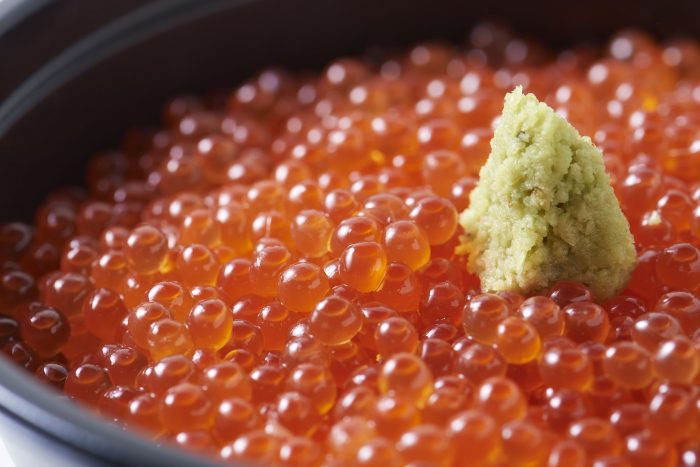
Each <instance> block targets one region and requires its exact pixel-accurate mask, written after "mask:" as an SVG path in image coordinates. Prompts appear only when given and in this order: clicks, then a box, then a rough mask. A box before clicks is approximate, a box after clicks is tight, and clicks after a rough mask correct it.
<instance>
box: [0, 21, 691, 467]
mask: <svg viewBox="0 0 700 467" xmlns="http://www.w3.org/2000/svg"><path fill="white" fill-rule="evenodd" d="M516 86H522V87H523V89H524V91H526V92H528V93H533V94H535V95H536V96H537V97H538V98H539V99H540V100H542V101H544V102H546V103H547V104H548V105H549V106H550V107H552V108H553V109H554V110H555V111H556V112H557V113H558V114H560V115H562V116H563V117H565V118H566V119H567V120H568V121H569V122H570V123H571V124H572V125H573V126H574V127H575V128H576V129H577V130H578V132H579V133H580V134H584V135H591V137H592V140H593V142H594V143H595V145H596V146H597V147H599V148H600V149H601V150H602V152H603V154H604V162H605V167H606V170H607V173H608V175H609V176H610V180H611V184H612V188H613V190H614V192H615V195H616V197H617V199H618V200H619V202H620V206H621V208H622V211H623V213H624V215H625V217H626V219H627V221H628V222H629V224H630V226H631V230H632V234H633V235H634V238H635V248H636V254H637V266H636V269H635V270H634V272H633V274H632V277H631V279H630V281H629V283H628V285H627V286H626V288H625V289H624V290H623V291H622V292H621V293H620V294H618V295H616V296H614V297H612V298H610V299H608V300H605V301H603V302H600V303H596V302H595V301H594V295H595V293H594V292H593V293H592V292H591V290H589V289H588V288H587V287H586V286H584V285H582V284H580V283H577V282H573V281H560V282H558V283H556V284H554V285H553V286H552V287H550V288H549V289H547V290H545V291H542V292H541V294H540V295H536V296H523V295H521V294H519V293H515V292H498V293H487V291H484V290H482V289H481V287H480V284H479V280H478V278H477V277H475V276H474V275H471V274H469V273H468V272H467V266H466V261H467V259H466V258H464V257H461V256H457V255H455V248H456V247H457V246H458V245H459V243H460V240H459V238H460V236H461V235H463V233H464V232H463V230H462V227H461V226H460V225H458V213H459V212H462V211H463V210H464V209H466V208H468V207H469V195H470V193H471V191H472V190H473V189H474V188H475V186H476V185H477V183H478V172H479V168H480V167H481V166H482V164H483V163H484V162H485V160H486V158H487V156H488V154H489V152H490V148H489V141H490V139H491V137H492V135H493V129H494V128H495V125H496V124H497V117H498V115H499V112H500V111H501V107H502V102H503V96H504V94H506V93H507V92H509V91H511V90H512V89H513V88H514V87H516ZM699 203H700V44H698V43H697V42H694V41H690V40H673V41H670V42H667V43H663V44H661V43H657V42H654V41H653V40H652V39H650V38H649V37H648V36H646V35H645V34H644V33H641V32H636V31H623V32H620V33H619V34H617V35H616V36H614V37H613V38H612V39H611V41H610V42H609V43H608V44H607V45H605V46H603V47H600V48H591V47H575V48H571V49H568V50H564V51H561V52H556V51H551V50H547V49H545V48H544V47H542V46H540V45H539V44H537V43H534V42H532V41H529V40H525V39H521V38H518V37H514V36H512V35H511V34H510V33H508V32H507V31H505V30H503V29H500V28H498V27H496V26H493V25H489V24H484V25H480V26H477V27H476V28H475V29H474V30H473V31H472V32H471V33H470V35H469V41H468V43H467V44H466V45H465V46H464V47H456V46H450V45H446V44H440V43H426V44H422V45H417V46H415V47H413V48H411V49H409V50H407V51H405V52H403V53H398V54H397V53H395V52H394V51H390V52H386V53H384V52H381V51H376V50H375V51H374V52H373V53H372V54H371V55H368V56H367V57H359V58H340V59H337V60H335V61H333V62H331V63H330V64H328V65H327V66H326V68H325V69H324V70H323V71H322V72H321V73H319V74H311V73H291V72H287V71H284V70H279V69H276V68H269V69H266V70H263V71H262V72H260V73H258V74H257V75H255V76H254V77H252V78H251V79H250V80H248V81H246V82H245V83H243V84H242V85H240V86H239V87H238V88H236V89H234V90H233V91H231V92H229V93H219V92H216V93H212V94H209V95H204V96H189V95H187V96H180V97H176V98H174V99H172V100H171V101H169V102H168V103H167V104H166V105H165V107H164V109H163V119H162V127H160V128H155V129H133V130H129V131H128V132H126V134H125V136H124V139H123V142H122V144H121V146H120V148H119V149H118V150H115V151H112V152H106V153H102V154H98V155H96V156H95V157H93V158H92V159H91V161H90V162H89V164H88V167H87V179H86V186H85V188H84V189H76V188H68V189H60V190H57V191H55V192H54V193H53V194H51V195H50V196H49V198H48V199H47V200H46V201H45V202H44V204H42V205H41V206H40V207H39V208H38V209H37V211H36V214H35V219H34V225H33V226H29V225H25V224H21V223H7V224H4V225H2V226H0V261H1V262H0V276H1V280H0V347H1V348H2V352H3V353H4V354H6V356H7V357H8V358H10V359H11V360H13V361H14V362H15V363H16V364H17V365H20V366H21V367H24V368H26V369H27V370H28V371H30V372H33V373H35V374H36V376H37V378H38V379H39V380H41V381H42V382H43V383H46V384H47V385H50V386H52V387H54V388H57V389H59V390H62V391H63V392H64V393H65V394H66V395H68V396H69V397H71V398H72V399H74V400H77V401H79V402H80V403H82V404H84V405H85V406H86V407H87V408H88V409H89V410H92V411H94V412H97V413H99V414H101V415H102V416H103V417H106V418H108V419H109V420H111V421H113V422H114V423H117V424H119V425H121V426H125V427H126V428H127V429H133V430H135V431H138V432H139V433H140V434H141V435H143V436H148V437H151V438H153V439H155V440H157V442H159V443H172V444H176V445H179V446H181V447H183V448H185V449H189V450H191V451H195V452H199V453H202V454H205V455H208V456H211V457H213V458H218V459H220V460H223V461H225V462H226V461H230V462H239V461H248V462H253V463H260V464H263V465H270V464H278V465H290V466H291V465H295V466H297V465H299V466H320V465H328V466H340V465H361V466H381V467H390V466H399V465H407V464H411V465H428V464H429V465H441V466H462V465H470V466H471V465H474V466H486V465H493V466H506V465H508V466H510V465H528V466H551V467H555V466H567V467H569V466H587V465H600V466H603V465H632V466H642V465H655V466H673V465H677V464H682V465H696V464H697V462H698V456H700V379H699V378H700V376H699V372H700V353H699V352H700V250H699V247H700V204H699Z"/></svg>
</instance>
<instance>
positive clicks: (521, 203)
mask: <svg viewBox="0 0 700 467" xmlns="http://www.w3.org/2000/svg"><path fill="white" fill-rule="evenodd" d="M460 224H461V225H462V227H464V231H465V236H464V238H463V239H462V246H461V247H460V249H459V252H460V253H467V254H469V262H468V268H469V270H470V271H471V272H473V273H476V274H478V276H479V277H480V279H481V285H482V288H483V289H484V290H491V291H498V290H513V291H518V292H521V293H532V292H537V291H539V290H542V289H544V288H546V287H548V286H550V285H551V284H553V283H554V282H557V281H559V280H575V281H579V282H581V283H583V284H585V285H587V286H588V287H589V288H590V289H591V291H592V292H593V294H594V295H595V297H596V298H597V299H598V300H604V299H606V298H609V297H611V296H613V295H615V294H616V293H617V292H619V291H620V290H621V289H622V288H623V287H624V286H625V284H626V282H627V280H628V279H629V277H630V274H631V273H632V270H633V269H634V266H635V261H636V253H635V248H634V243H633V239H632V235H631V234H630V229H629V224H628V223H627V220H626V219H625V217H624V216H623V214H622V211H621V210H620V206H619V204H618V202H617V199H616V198H615V194H614V193H613V190H612V188H611V186H610V178H609V177H608V175H607V173H606V172H605V167H604V165H603V156H602V154H601V152H600V150H598V148H596V147H595V146H594V145H593V143H592V142H591V140H590V138H588V137H586V136H584V137H582V136H581V135H579V134H578V132H577V131H576V129H575V128H574V127H572V126H571V125H570V124H569V123H568V122H567V121H566V120H565V119H564V118H562V117H561V116H559V115H557V114H556V113H555V112H554V111H553V110H552V109H551V108H550V107H548V106H547V105H546V104H544V103H541V102H539V101H538V100H537V98H536V97H535V96H534V95H532V94H527V95H524V94H523V92H522V89H521V88H519V87H518V88H516V89H515V90H514V91H513V92H511V93H509V94H508V95H506V98H505V105H504V107H503V114H502V116H501V119H500V122H499V124H498V127H497V128H496V131H495V134H494V137H493V139H492V140H491V154H490V155H489V158H488V160H487V162H486V164H485V165H484V166H483V167H482V169H481V173H480V179H479V184H478V186H477V187H476V188H475V189H474V191H472V193H471V197H470V206H469V208H468V209H466V210H465V211H464V212H463V213H462V214H461V216H460Z"/></svg>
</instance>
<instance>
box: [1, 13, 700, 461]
mask: <svg viewBox="0 0 700 467" xmlns="http://www.w3.org/2000/svg"><path fill="white" fill-rule="evenodd" d="M26 3H27V4H30V5H29V7H30V8H25V10H23V12H26V13H30V14H29V15H28V16H26V17H25V18H23V19H22V20H21V21H17V20H18V15H14V16H12V15H10V16H7V17H5V18H0V64H2V65H0V66H1V67H2V71H1V72H0V182H1V183H0V218H1V219H2V220H10V219H24V220H27V219H31V213H32V212H33V210H34V209H35V208H36V206H37V205H38V203H39V202H40V201H41V200H42V199H43V197H44V196H45V195H46V194H47V193H48V191H50V190H51V189H53V188H55V187H57V186H61V185H65V184H80V183H81V182H82V169H83V166H84V164H85V161H86V159H87V158H88V157H89V156H90V155H91V154H93V153H95V152H96V151H99V150H103V149H107V148H109V147H113V146H115V145H117V144H118V142H119V138H120V135H122V134H123V132H124V131H125V129H127V128H128V127H130V126H133V125H145V124H154V123H157V121H158V115H159V110H160V108H161V105H162V103H163V102H164V101H165V100H166V99H167V98H168V97H170V96H173V95H176V94H179V93H183V92H195V93H196V92H205V91H208V90H211V89H217V88H224V89H226V88H230V87H232V86H233V85H235V84H236V83H237V82H240V81H241V80H242V79H244V78H245V77H247V76H249V75H251V74H252V73H254V72H255V71H256V70H258V69H260V68H261V67H264V66H267V65H280V66H284V67H289V68H295V69H299V68H302V69H318V68H319V67H321V66H323V64H324V63H325V62H327V61H328V60H330V59H332V58H334V57H337V56H341V55H348V54H355V53H360V52H362V51H364V50H365V49H366V48H367V47H368V46H370V45H373V44H390V45H398V46H401V45H406V44H410V43H413V42H417V41H420V40H424V39H445V40H450V41H455V42H457V43H461V42H463V41H464V40H465V34H466V32H467V31H468V30H469V28H470V26H471V25H473V24H474V23H476V22H477V21H482V20H484V19H495V20H498V21H501V22H503V23H504V24H506V25H508V26H510V27H511V28H513V29H514V30H515V31H517V32H519V33H522V34H525V35H528V36H532V37H536V38H538V39H540V40H542V41H543V42H545V43H547V44H549V45H551V46H553V47H557V46H562V45H566V44H570V43H572V42H577V41H579V42H580V41H584V42H597V41H601V40H605V39H606V38H607V37H608V36H609V35H610V34H611V33H613V32H614V31H616V30H618V29H620V28H623V27H638V28H641V29H644V30H646V31H648V32H650V33H652V34H654V35H655V36H657V37H659V38H665V37H669V36H674V35H683V34H690V35H695V36H697V35H698V31H700V2H697V1H681V0H667V1H665V2H659V1H650V0H637V1H635V0H617V1H614V2H610V1H602V0H589V1H586V2H581V1H561V0H530V1H527V2H525V1H508V0H491V1H489V2H477V1H469V0H431V1H425V0H400V1H399V0H334V1H322V0H295V1H289V0H211V1H201V0H160V1H137V0H123V1H120V2H89V3H87V2H80V3H79V2H46V1H42V0H36V1H27V2H26ZM26 6H27V5H25V7H26ZM23 8H24V7H23ZM8 18H11V19H12V21H13V23H15V22H16V24H13V25H12V26H7V24H5V25H6V26H7V27H8V28H9V30H7V31H5V32H4V34H3V33H2V31H3V30H4V29H6V28H4V27H3V20H4V21H6V23H7V22H8V21H9V19H8ZM7 64H12V66H8V65H7ZM0 375H2V377H0V433H3V435H4V437H5V440H6V442H8V443H9V444H10V446H9V448H10V449H11V451H13V453H14V455H16V456H17V457H16V461H17V462H18V465H45V463H46V462H47V460H49V459H50V460H51V465H129V466H137V465H170V466H178V465H191V464H194V463H196V464H198V465H207V461H204V460H201V459H198V460H196V461H195V459H194V458H193V457H190V456H188V455H186V454H184V453H181V452H179V451H177V450H172V449H161V448H156V447H155V445H154V444H152V443H150V442H148V441H146V440H143V439H140V438H138V437H137V436H133V435H131V434H129V433H125V432H123V431H121V430H119V429H117V428H114V427H111V426H109V425H108V424H106V423H104V422H102V421H100V420H98V419H97V418H95V417H93V416H92V415H89V414H88V413H87V412H83V411H81V410H78V409H77V408H76V406H74V405H73V404H71V403H70V402H68V401H65V400H63V399H57V398H56V396H55V395H54V394H52V393H50V392H49V391H47V390H45V389H44V388H41V387H39V386H38V385H34V384H32V382H31V380H30V379H29V377H27V376H25V375H24V374H23V372H21V371H19V370H17V369H15V368H14V367H13V366H12V365H10V364H9V363H7V362H5V361H3V360H0Z"/></svg>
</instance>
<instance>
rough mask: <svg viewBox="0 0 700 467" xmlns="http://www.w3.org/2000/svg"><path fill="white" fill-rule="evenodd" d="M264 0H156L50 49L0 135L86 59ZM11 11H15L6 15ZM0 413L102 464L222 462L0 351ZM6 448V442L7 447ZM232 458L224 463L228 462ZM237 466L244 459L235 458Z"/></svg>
mask: <svg viewBox="0 0 700 467" xmlns="http://www.w3.org/2000/svg"><path fill="white" fill-rule="evenodd" d="M261 1H263V0H156V1H153V2H149V3H146V4H145V5H143V6H140V7H138V8H135V9H134V10H132V11H130V12H129V13H126V14H124V15H123V16H120V17H117V18H115V19H114V20H112V21H110V22H108V23H106V24H105V25H103V26H101V27H100V28H98V29H97V30H96V31H95V32H93V33H91V34H88V35H87V36H85V37H83V38H82V39H80V40H79V41H77V42H76V43H75V44H73V45H72V46H70V47H68V48H67V49H65V50H64V51H62V52H60V53H59V54H57V55H56V56H55V57H54V58H53V59H52V60H50V61H49V62H47V63H46V64H45V65H43V66H42V67H41V68H39V69H38V70H37V71H35V72H33V73H32V74H31V75H30V76H29V77H28V78H27V79H26V80H25V81H23V82H22V83H21V84H20V85H19V86H18V87H17V88H15V89H14V91H13V92H12V93H11V94H10V95H9V96H8V97H7V98H6V99H5V100H4V101H2V102H0V138H2V135H3V134H5V133H6V132H7V131H8V130H9V129H10V128H11V127H12V126H13V125H14V124H15V123H16V122H17V121H19V120H20V119H21V118H22V117H23V116H25V115H26V114H27V113H28V112H29V111H31V110H32V109H33V108H34V107H35V106H36V105H37V104H38V103H40V102H41V101H42V100H43V99H45V98H46V97H48V96H49V95H50V94H51V93H52V92H53V91H55V90H56V89H58V88H60V87H61V86H62V85H64V84H65V83H67V82H68V81H70V80H71V79H73V78H75V77H76V76H78V75H80V74H81V73H83V72H85V71H87V70H88V69H90V68H91V67H92V66H94V65H96V64H98V63H99V62H100V61H101V60H104V59H106V58H108V57H110V56H112V55H114V54H116V53H118V52H120V51H123V50H124V49H126V48H128V47H130V46H133V45H136V44H138V43H139V42H141V41H144V40H146V39H149V38H151V37H153V36H156V35H157V34H159V33H163V32H165V31H168V30H170V29H173V28H175V27H178V26H180V25H183V24H186V23H187V22H188V21H192V20H196V19H198V18H201V17H204V16H207V15H211V14H213V13H216V12H217V11H220V10H224V9H231V8H235V7H238V6H243V5H246V4H249V3H253V2H261ZM52 3H53V2H52V1H47V0H28V1H26V2H20V3H19V4H18V5H19V6H21V7H22V8H21V9H19V7H17V8H18V11H16V12H12V11H10V12H8V14H7V16H3V17H2V18H0V26H3V29H0V32H6V31H7V30H9V29H11V28H12V27H14V26H16V25H17V24H19V23H20V22H21V21H22V20H23V19H24V20H26V19H27V18H29V17H30V16H31V13H32V12H34V11H36V10H38V9H40V8H41V7H43V6H46V5H51V4H52ZM13 13H14V14H13ZM0 375H2V377H1V378H0V413H2V414H3V415H4V416H7V417H9V418H11V419H13V420H14V421H16V422H19V423H21V424H22V425H23V426H25V427H27V428H29V429H30V430H31V431H32V432H35V433H37V434H39V435H41V436H42V437H45V438H48V439H51V440H53V441H55V442H57V443H59V444H61V445H63V446H65V447H68V448H70V449H71V451H72V452H79V453H81V454H82V455H83V456H84V457H86V458H90V459H92V460H93V461H96V462H98V463H100V464H105V465H128V466H138V465H169V466H174V467H179V466H188V465H198V466H203V467H207V466H211V467H215V466H219V465H222V464H221V463H219V462H216V461H215V460H214V459H212V458H207V457H204V456H197V455H194V454H192V453H189V452H187V451H184V450H182V449H180V448H177V447H176V446H161V445H158V444H156V443H154V442H153V441H151V440H150V439H148V438H147V437H145V436H139V435H138V434H137V433H136V432H132V431H130V430H125V429H122V428H120V427H118V426H117V425H116V424H111V423H109V422H108V421H106V420H105V419H103V418H101V417H99V416H97V415H95V414H93V413H91V412H90V411H88V410H85V409H84V408H81V407H79V405H77V404H75V403H74V402H72V401H71V400H69V399H67V398H65V397H61V396H60V394H59V393H57V392H56V391H55V390H53V389H51V388H50V387H48V386H46V385H42V384H38V381H37V380H36V379H35V378H34V377H33V376H32V375H29V374H28V373H27V372H26V370H24V369H22V368H19V367H18V366H17V365H15V364H14V363H12V362H11V361H10V360H9V359H7V358H5V357H0ZM10 451H11V449H10ZM227 465H231V464H227ZM238 465H243V464H238Z"/></svg>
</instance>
